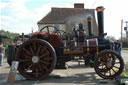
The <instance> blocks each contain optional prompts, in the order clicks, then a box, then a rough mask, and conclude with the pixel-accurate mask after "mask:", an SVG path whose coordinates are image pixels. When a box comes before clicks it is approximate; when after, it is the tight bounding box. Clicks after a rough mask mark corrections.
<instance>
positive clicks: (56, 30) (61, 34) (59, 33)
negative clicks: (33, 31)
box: [40, 26, 66, 38]
mask: <svg viewBox="0 0 128 85" xmlns="http://www.w3.org/2000/svg"><path fill="white" fill-rule="evenodd" d="M50 28H54V30H53V32H54V33H56V34H57V35H58V36H60V37H61V38H63V37H64V36H65V35H66V32H64V31H63V30H59V29H58V28H57V27H55V26H45V27H43V28H41V30H40V32H42V31H43V30H45V29H46V32H47V33H48V34H50Z"/></svg>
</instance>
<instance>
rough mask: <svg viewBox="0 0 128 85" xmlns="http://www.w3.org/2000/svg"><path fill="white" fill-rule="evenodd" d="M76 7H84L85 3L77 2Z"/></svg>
mask: <svg viewBox="0 0 128 85" xmlns="http://www.w3.org/2000/svg"><path fill="white" fill-rule="evenodd" d="M74 8H84V3H75V4H74Z"/></svg>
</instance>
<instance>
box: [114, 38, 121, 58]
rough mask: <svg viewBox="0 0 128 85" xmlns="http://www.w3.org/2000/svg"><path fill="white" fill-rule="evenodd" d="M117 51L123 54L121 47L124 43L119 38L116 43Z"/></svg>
mask: <svg viewBox="0 0 128 85" xmlns="http://www.w3.org/2000/svg"><path fill="white" fill-rule="evenodd" d="M114 44H115V47H114V48H115V51H116V52H117V53H118V54H119V55H120V56H121V48H122V44H121V42H120V41H119V40H117V41H116V42H115V43H114Z"/></svg>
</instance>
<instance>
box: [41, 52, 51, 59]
mask: <svg viewBox="0 0 128 85" xmlns="http://www.w3.org/2000/svg"><path fill="white" fill-rule="evenodd" d="M47 55H49V52H48V51H47V52H46V53H44V54H43V55H41V56H40V58H43V57H45V56H47Z"/></svg>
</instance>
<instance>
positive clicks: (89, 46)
mask: <svg viewBox="0 0 128 85" xmlns="http://www.w3.org/2000/svg"><path fill="white" fill-rule="evenodd" d="M96 10H97V15H98V25H99V36H93V34H92V28H91V20H92V19H91V17H89V18H88V28H89V29H88V30H89V37H85V36H84V32H82V31H81V30H80V31H79V34H78V35H75V36H73V37H72V36H71V35H67V34H66V33H65V32H64V31H62V30H58V29H57V28H56V27H54V26H45V27H43V28H42V29H41V30H40V32H38V33H35V34H34V35H32V36H31V38H30V39H29V40H27V41H25V42H24V43H23V44H21V45H20V46H19V47H18V48H17V52H16V60H17V61H19V67H18V70H19V72H20V74H21V75H23V76H24V77H26V78H27V79H31V80H38V79H43V78H46V77H47V76H48V75H49V74H50V73H51V72H52V70H53V69H54V68H55V67H56V68H62V67H64V66H65V63H66V62H67V61H70V60H72V59H73V58H74V57H75V56H79V57H81V56H82V57H83V59H84V60H85V65H87V64H90V63H91V64H93V63H94V64H93V66H94V69H95V71H96V73H97V74H98V75H99V76H100V77H102V78H105V79H112V78H115V77H116V76H118V75H120V74H121V73H122V71H123V68H124V62H123V59H122V57H121V56H120V55H119V54H117V53H116V52H115V51H113V50H111V46H110V41H109V40H106V39H104V36H105V35H106V34H105V33H104V28H103V11H104V8H103V7H98V8H97V9H96ZM52 27H53V28H54V29H56V31H55V32H50V29H49V28H52ZM79 28H80V29H82V25H81V24H80V25H79ZM44 31H45V32H44ZM46 31H47V32H46ZM75 33H76V31H75V29H74V34H75Z"/></svg>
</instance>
